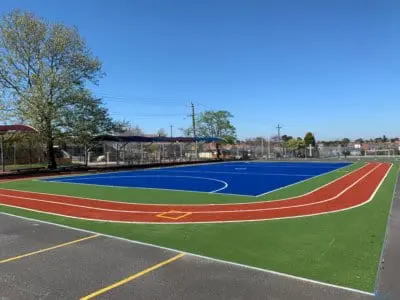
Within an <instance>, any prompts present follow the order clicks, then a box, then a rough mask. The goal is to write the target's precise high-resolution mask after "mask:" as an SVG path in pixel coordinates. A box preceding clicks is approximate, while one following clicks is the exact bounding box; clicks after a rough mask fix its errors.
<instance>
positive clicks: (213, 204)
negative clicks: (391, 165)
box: [0, 163, 370, 206]
mask: <svg viewBox="0 0 400 300" xmlns="http://www.w3.org/2000/svg"><path fill="white" fill-rule="evenodd" d="M369 164H370V163H365V164H364V165H362V166H360V167H359V168H357V169H355V170H352V171H351V172H349V173H347V174H345V175H343V176H340V177H338V178H336V179H334V180H332V181H329V182H328V183H326V184H323V185H321V186H319V187H316V188H315V189H313V190H311V191H309V192H307V193H305V194H302V195H298V196H293V197H288V198H282V199H276V200H264V201H254V202H232V203H208V204H190V205H191V206H208V205H210V206H218V205H220V206H224V205H233V204H241V205H249V204H253V203H264V202H275V201H285V200H290V199H294V198H298V197H303V196H306V195H309V194H312V193H314V192H316V191H318V190H319V189H322V188H324V187H326V186H328V185H330V184H332V183H335V182H336V181H339V180H340V179H342V178H344V177H347V176H349V175H351V174H352V173H355V172H356V171H359V170H361V169H362V168H365V167H367V166H368V165H369ZM343 168H345V167H343ZM337 170H339V169H337ZM332 172H333V171H332ZM327 174H328V173H325V174H322V175H327ZM322 175H319V176H322ZM316 177H317V176H316ZM316 177H313V178H316ZM310 179H312V178H309V179H307V180H310ZM65 183H66V184H69V183H67V182H65ZM298 183H300V182H298ZM296 184H297V183H296ZM82 185H88V184H84V183H83V184H82ZM92 186H96V185H94V184H92ZM289 186H290V185H288V186H286V187H289ZM101 187H104V186H101ZM121 188H124V187H121ZM143 189H145V188H143ZM1 190H7V191H14V192H26V193H31V194H38V195H52V196H59V197H61V198H77V199H84V200H95V201H102V202H111V203H123V204H133V205H136V204H138V205H162V204H161V203H137V202H123V201H113V200H105V199H96V198H87V197H79V196H70V195H62V194H52V193H43V192H33V191H26V190H16V189H10V188H3V187H0V191H1ZM151 190H154V189H151ZM160 190H161V189H160ZM178 192H182V191H181V190H178ZM188 192H190V191H188ZM191 193H197V192H191ZM199 193H201V194H208V193H207V192H199ZM217 195H221V196H224V197H226V196H230V194H217ZM232 196H239V197H244V196H241V195H232ZM246 197H252V198H257V196H246ZM3 205H4V204H3ZM182 205H185V204H168V206H182ZM186 205H188V204H186Z"/></svg>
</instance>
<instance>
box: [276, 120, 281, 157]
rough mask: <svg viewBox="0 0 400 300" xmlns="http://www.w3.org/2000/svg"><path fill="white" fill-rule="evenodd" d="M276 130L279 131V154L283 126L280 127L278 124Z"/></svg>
mask: <svg viewBox="0 0 400 300" xmlns="http://www.w3.org/2000/svg"><path fill="white" fill-rule="evenodd" d="M276 129H278V145H279V153H280V152H281V129H282V126H280V125H279V124H278V126H276Z"/></svg>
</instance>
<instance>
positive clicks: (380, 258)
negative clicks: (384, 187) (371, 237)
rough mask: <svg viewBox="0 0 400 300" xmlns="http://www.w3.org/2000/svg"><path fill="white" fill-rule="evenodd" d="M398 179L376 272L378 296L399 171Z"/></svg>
mask: <svg viewBox="0 0 400 300" xmlns="http://www.w3.org/2000/svg"><path fill="white" fill-rule="evenodd" d="M396 175H397V178H396V182H395V184H394V186H393V191H392V203H391V204H390V209H389V214H388V218H387V221H386V227H385V236H384V239H383V243H382V249H381V255H380V256H379V263H378V268H377V271H376V276H375V283H374V293H375V294H378V284H379V279H380V274H381V266H382V261H383V256H384V254H385V250H386V247H387V241H388V237H389V232H390V226H389V225H390V218H391V216H392V209H393V205H394V201H395V199H396V194H397V193H396V187H397V185H398V184H400V182H399V171H397V174H396Z"/></svg>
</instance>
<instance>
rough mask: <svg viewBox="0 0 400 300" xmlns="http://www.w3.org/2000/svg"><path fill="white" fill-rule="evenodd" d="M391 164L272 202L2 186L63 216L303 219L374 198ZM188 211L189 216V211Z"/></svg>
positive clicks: (14, 197) (32, 205)
mask: <svg viewBox="0 0 400 300" xmlns="http://www.w3.org/2000/svg"><path fill="white" fill-rule="evenodd" d="M390 166H391V164H388V163H370V164H367V165H366V166H364V167H362V168H360V169H357V170H356V171H353V172H352V173H349V174H348V175H346V176H343V177H341V178H339V179H338V180H336V181H334V182H332V183H330V184H328V185H325V186H323V187H321V188H319V189H317V190H315V191H313V192H311V193H309V194H306V195H304V196H300V197H295V198H290V199H288V200H280V201H272V202H271V201H267V202H253V203H244V204H229V205H228V204H217V205H149V204H137V203H136V204H135V203H115V202H110V201H101V200H94V199H83V198H74V197H69V196H59V195H50V194H39V193H33V192H21V191H12V190H0V203H1V204H5V205H8V206H14V207H20V208H26V209H31V210H37V211H41V212H48V213H52V214H59V215H63V216H69V217H75V218H82V219H91V220H102V221H113V222H143V223H147V222H149V223H150V222H153V223H191V222H199V223H200V222H226V221H250V220H267V219H276V218H288V217H299V216H307V215H314V214H321V213H329V212H334V211H338V210H343V209H348V208H351V207H355V206H358V205H361V204H363V203H365V202H367V201H369V200H370V198H371V196H372V195H373V193H374V192H375V190H376V189H377V187H378V185H379V184H380V182H381V181H383V179H384V178H385V176H386V174H387V173H388V171H389V169H390ZM171 210H175V211H180V212H182V213H177V214H166V215H165V216H167V217H173V218H174V217H176V218H178V217H181V218H178V219H172V218H165V217H160V216H157V215H158V214H159V213H161V212H163V213H165V212H168V211H171ZM184 212H189V213H190V214H187V215H184Z"/></svg>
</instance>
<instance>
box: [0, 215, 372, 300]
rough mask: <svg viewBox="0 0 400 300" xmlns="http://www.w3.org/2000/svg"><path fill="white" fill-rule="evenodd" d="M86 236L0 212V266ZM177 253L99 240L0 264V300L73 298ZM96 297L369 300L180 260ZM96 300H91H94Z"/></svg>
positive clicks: (266, 275) (197, 259) (246, 271)
mask: <svg viewBox="0 0 400 300" xmlns="http://www.w3.org/2000/svg"><path fill="white" fill-rule="evenodd" d="M90 235H91V234H90V233H85V232H81V231H76V230H72V229H66V228H62V227H58V226H54V225H50V224H45V223H40V222H38V221H31V220H24V219H21V218H16V217H12V216H8V215H4V214H1V213H0V261H1V260H3V259H7V258H9V257H13V256H16V255H21V254H24V253H27V252H30V251H36V250H40V249H43V248H47V247H51V246H54V245H57V244H60V243H65V242H69V241H72V240H75V239H79V238H82V237H86V236H90ZM178 253H179V252H174V251H170V250H164V249H160V248H157V247H151V246H146V245H142V244H137V243H130V242H127V241H123V240H117V239H113V238H110V237H105V236H99V237H95V238H93V239H90V240H86V241H82V242H79V243H77V244H73V245H68V246H65V247H61V248H58V249H54V250H51V251H48V252H45V253H40V254H36V255H32V256H29V257H25V258H22V259H19V260H15V261H10V262H5V263H3V264H1V263H0V299H1V300H8V299H79V298H80V297H83V296H86V295H88V294H90V293H92V292H94V291H97V290H99V289H102V288H104V287H106V286H108V285H110V284H113V283H115V282H117V281H120V280H122V279H124V278H126V277H129V276H131V275H133V274H135V273H138V272H141V271H143V270H144V269H146V268H149V267H151V266H153V265H155V264H158V263H159V262H162V261H164V260H167V259H169V258H171V257H174V256H175V255H177V254H178ZM97 298H98V299H166V300H167V299H207V300H212V299H277V300H278V299H300V300H301V299H372V298H373V297H372V296H369V295H365V294H361V293H357V292H351V291H347V290H343V289H338V288H335V287H330V286H326V285H321V284H317V283H311V282H307V281H302V280H298V279H294V278H289V277H285V276H281V275H277V274H272V273H268V272H263V271H257V270H254V269H249V268H244V267H240V266H236V265H233V264H227V263H222V262H217V261H214V260H210V259H206V258H201V257H197V256H193V255H190V254H186V255H185V256H183V257H182V258H180V259H178V260H176V261H174V262H172V263H170V264H168V265H166V266H163V267H161V268H159V269H156V270H154V271H151V272H149V273H147V274H145V275H143V276H141V277H139V278H137V279H135V280H134V281H131V282H128V283H126V284H124V285H122V286H119V287H117V288H115V289H112V290H110V291H108V292H106V293H104V294H102V295H100V296H98V297H97ZM97 298H96V299H97Z"/></svg>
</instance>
